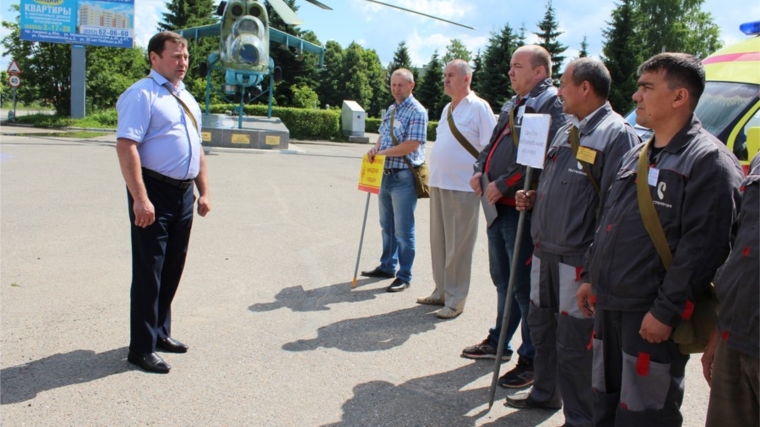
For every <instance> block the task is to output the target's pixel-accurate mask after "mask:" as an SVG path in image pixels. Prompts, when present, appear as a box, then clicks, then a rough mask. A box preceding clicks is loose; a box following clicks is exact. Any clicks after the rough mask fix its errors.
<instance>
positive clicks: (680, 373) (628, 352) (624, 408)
mask: <svg viewBox="0 0 760 427" xmlns="http://www.w3.org/2000/svg"><path fill="white" fill-rule="evenodd" d="M644 315H646V312H636V311H634V312H623V311H609V310H603V309H600V308H598V307H597V309H596V313H595V314H594V361H593V373H592V376H591V382H592V385H593V387H594V426H596V427H613V426H614V427H642V426H646V427H680V426H681V424H682V423H683V417H682V416H681V411H680V409H681V402H683V394H684V373H685V368H686V362H688V361H689V356H687V355H683V354H681V353H679V352H678V345H677V344H676V343H674V342H673V340H672V339H668V340H666V341H663V342H661V343H657V344H653V343H649V342H647V341H646V340H644V339H643V338H641V335H640V334H639V330H640V329H641V321H642V319H643V318H644Z"/></svg>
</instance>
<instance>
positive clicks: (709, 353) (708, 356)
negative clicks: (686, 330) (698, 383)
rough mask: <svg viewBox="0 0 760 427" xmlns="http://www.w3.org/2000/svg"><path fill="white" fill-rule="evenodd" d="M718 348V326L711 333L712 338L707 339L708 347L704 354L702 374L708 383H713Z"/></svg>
mask: <svg viewBox="0 0 760 427" xmlns="http://www.w3.org/2000/svg"><path fill="white" fill-rule="evenodd" d="M717 348H718V327H717V326H715V329H713V331H712V332H711V333H710V340H709V341H707V347H705V352H704V354H702V374H703V375H704V376H705V380H707V385H710V386H711V385H712V368H713V362H714V361H715V350H716V349H717Z"/></svg>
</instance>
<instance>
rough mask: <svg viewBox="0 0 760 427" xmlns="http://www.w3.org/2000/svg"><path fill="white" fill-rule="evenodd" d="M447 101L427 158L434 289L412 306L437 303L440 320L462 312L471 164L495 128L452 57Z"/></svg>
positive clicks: (472, 211)
mask: <svg viewBox="0 0 760 427" xmlns="http://www.w3.org/2000/svg"><path fill="white" fill-rule="evenodd" d="M443 79H444V91H445V92H446V95H448V96H450V97H451V102H450V103H449V104H448V105H446V107H444V109H443V112H442V114H441V119H440V120H439V121H438V128H437V131H436V139H435V145H434V146H433V151H432V152H431V154H430V181H429V184H430V250H431V258H432V263H433V280H434V281H435V290H434V291H433V293H432V294H431V295H430V296H427V297H423V298H418V299H417V303H418V304H429V305H441V306H443V308H441V309H440V310H438V311H437V312H436V315H437V316H438V317H439V318H442V319H453V318H455V317H457V316H459V315H460V314H461V313H462V310H463V309H464V304H465V300H466V299H467V292H468V291H469V289H470V272H471V264H472V251H473V248H474V247H475V239H476V238H477V234H478V214H479V206H480V197H479V196H478V195H477V194H475V193H474V192H473V190H472V188H471V187H470V178H471V177H472V165H473V163H475V160H476V159H477V157H478V153H479V152H480V150H482V149H483V147H485V146H486V145H488V142H489V140H490V138H491V133H492V132H493V128H494V126H495V125H496V119H495V118H494V115H493V111H492V110H491V107H490V106H489V105H488V103H487V102H486V101H484V100H483V99H481V98H479V97H478V96H477V95H475V92H473V91H472V90H471V89H470V82H471V81H472V68H470V65H469V64H467V62H465V61H463V60H461V59H455V60H453V61H451V62H449V63H448V64H447V65H446V69H445V70H444V77H443Z"/></svg>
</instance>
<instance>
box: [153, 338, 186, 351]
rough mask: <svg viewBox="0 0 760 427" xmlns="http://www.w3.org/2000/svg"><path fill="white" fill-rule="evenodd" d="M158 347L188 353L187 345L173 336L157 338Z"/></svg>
mask: <svg viewBox="0 0 760 427" xmlns="http://www.w3.org/2000/svg"><path fill="white" fill-rule="evenodd" d="M156 348H157V349H160V350H163V351H168V352H169V353H187V348H188V347H187V346H186V345H185V344H182V343H181V342H179V341H177V340H175V339H174V338H172V337H167V338H164V339H161V338H159V339H158V340H156Z"/></svg>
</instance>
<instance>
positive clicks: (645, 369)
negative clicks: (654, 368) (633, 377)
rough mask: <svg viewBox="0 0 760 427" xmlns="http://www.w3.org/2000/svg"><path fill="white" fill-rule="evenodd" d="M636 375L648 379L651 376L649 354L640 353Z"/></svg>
mask: <svg viewBox="0 0 760 427" xmlns="http://www.w3.org/2000/svg"><path fill="white" fill-rule="evenodd" d="M636 373H637V374H639V376H642V377H646V376H647V375H649V354H648V353H639V357H638V358H637V359H636Z"/></svg>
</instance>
